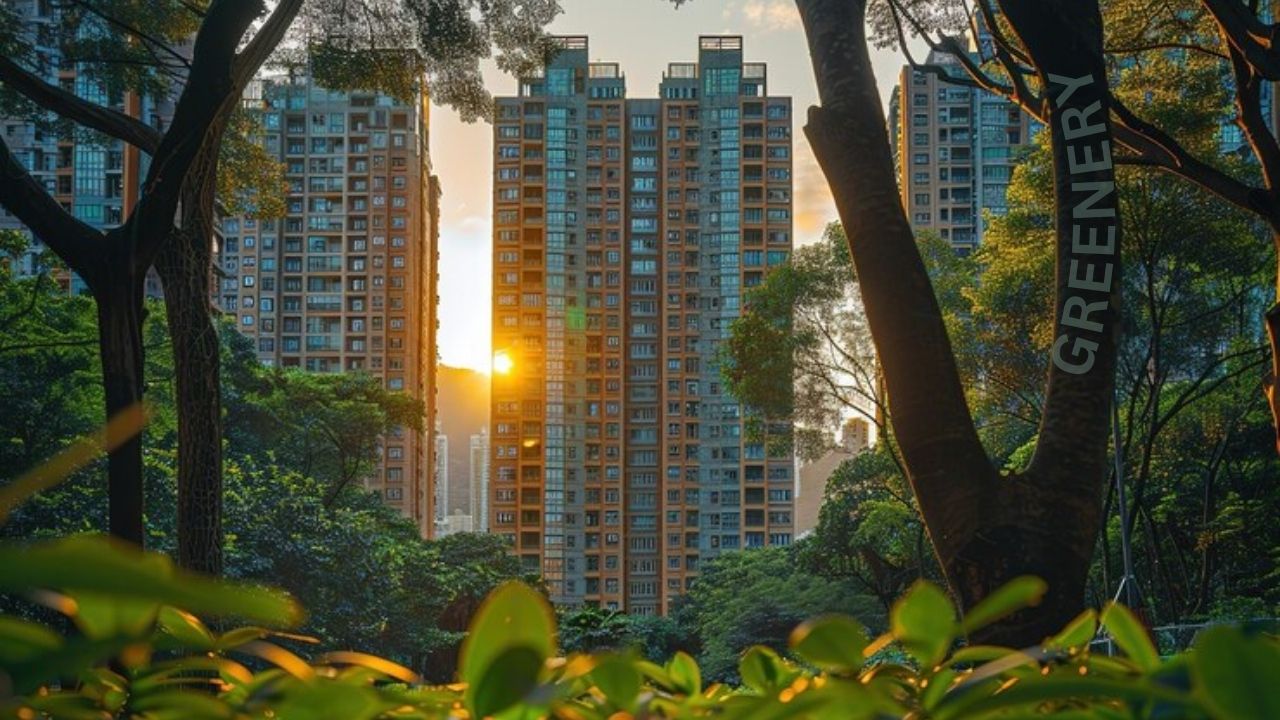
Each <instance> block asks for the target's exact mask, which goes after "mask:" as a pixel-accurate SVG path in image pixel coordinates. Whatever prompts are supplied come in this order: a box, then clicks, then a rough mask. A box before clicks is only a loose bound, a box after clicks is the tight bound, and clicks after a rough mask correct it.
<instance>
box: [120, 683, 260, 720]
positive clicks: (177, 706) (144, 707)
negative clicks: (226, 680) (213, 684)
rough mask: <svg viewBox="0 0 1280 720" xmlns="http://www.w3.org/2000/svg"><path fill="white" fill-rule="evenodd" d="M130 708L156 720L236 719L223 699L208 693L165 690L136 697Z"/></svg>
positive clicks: (130, 703)
mask: <svg viewBox="0 0 1280 720" xmlns="http://www.w3.org/2000/svg"><path fill="white" fill-rule="evenodd" d="M129 708H130V710H133V711H137V712H139V713H143V714H145V716H146V717H148V718H155V719H156V720H164V719H165V718H172V720H180V719H185V718H189V719H190V720H206V719H207V720H215V719H218V720H220V719H221V718H232V717H235V713H234V712H233V711H232V710H231V708H230V707H229V706H228V705H227V704H226V703H225V702H224V701H222V700H221V699H219V698H216V697H212V696H210V695H209V694H207V693H197V692H190V691H185V690H165V691H162V692H155V693H150V694H147V695H143V696H141V697H135V698H133V699H131V700H130V702H129Z"/></svg>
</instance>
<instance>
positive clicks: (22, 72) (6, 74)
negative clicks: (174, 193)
mask: <svg viewBox="0 0 1280 720" xmlns="http://www.w3.org/2000/svg"><path fill="white" fill-rule="evenodd" d="M0 81H2V82H3V83H4V84H5V85H7V86H9V87H11V88H13V89H14V90H16V91H18V92H19V93H21V94H22V96H23V97H25V98H27V99H28V100H30V101H32V102H34V103H35V104H37V105H39V106H40V107H42V108H44V109H45V110H48V111H50V112H53V113H56V114H57V115H58V116H60V117H64V118H67V119H68V120H72V121H74V122H77V123H79V124H81V125H83V126H85V127H87V128H90V129H93V130H97V131H98V132H101V133H105V134H107V135H110V136H111V137H113V138H116V139H117V140H123V141H124V142H126V143H129V144H130V145H133V146H134V147H136V148H138V149H139V150H142V151H143V152H145V153H148V154H151V153H154V152H155V150H156V148H157V147H159V146H160V132H159V131H158V130H156V129H155V128H153V127H151V126H150V125H147V124H146V123H144V122H142V121H141V120H138V119H137V118H133V117H130V116H128V115H126V114H124V113H122V112H120V111H118V110H112V109H111V108H107V107H103V106H102V105H99V104H97V103H94V102H90V101H88V100H85V99H84V98H82V97H80V96H79V95H76V94H75V93H73V92H69V91H67V90H63V89H62V88H60V87H58V86H57V85H53V84H51V83H48V82H45V81H44V80H42V79H40V78H39V77H37V76H36V75H35V74H34V73H31V72H30V71H28V70H26V69H25V68H23V67H22V66H20V65H18V64H17V63H16V62H14V61H13V60H12V59H10V58H9V57H7V56H3V55H0Z"/></svg>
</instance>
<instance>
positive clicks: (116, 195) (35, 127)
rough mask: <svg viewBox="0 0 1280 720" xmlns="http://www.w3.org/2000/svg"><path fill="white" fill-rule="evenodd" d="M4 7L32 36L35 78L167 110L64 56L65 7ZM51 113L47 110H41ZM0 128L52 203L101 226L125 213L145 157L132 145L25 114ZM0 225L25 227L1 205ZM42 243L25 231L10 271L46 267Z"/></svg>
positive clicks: (155, 123)
mask: <svg viewBox="0 0 1280 720" xmlns="http://www.w3.org/2000/svg"><path fill="white" fill-rule="evenodd" d="M7 4H8V3H7ZM9 9H11V10H12V11H13V12H14V17H15V18H16V20H17V21H18V22H19V23H21V25H22V27H21V34H22V35H23V36H24V37H27V38H31V39H32V41H33V42H34V43H35V47H34V50H35V53H34V54H33V56H34V57H36V58H39V60H40V62H41V63H42V64H41V65H40V66H39V67H32V68H29V69H30V70H32V71H33V72H34V73H35V74H36V75H37V76H39V77H40V78H41V79H42V80H44V81H45V82H48V83H50V84H52V85H56V86H58V87H60V88H62V89H63V90H67V91H69V92H72V93H74V94H75V95H76V96H78V97H80V98H83V99H85V100H88V101H89V102H92V103H95V104H97V105H101V106H104V107H108V108H111V109H113V110H117V111H119V112H123V113H125V114H127V115H129V116H131V117H135V118H138V119H139V120H141V121H142V122H144V123H147V124H148V125H151V126H152V127H155V128H158V129H160V130H162V131H163V130H164V128H165V126H166V125H167V123H168V121H169V119H170V118H171V117H172V115H173V102H172V100H171V98H168V97H161V98H152V97H145V96H139V95H138V94H136V93H133V92H121V93H116V94H112V93H111V92H110V91H109V89H108V87H107V85H106V83H105V82H103V81H101V80H99V79H96V78H94V77H93V76H92V75H91V74H89V73H87V72H85V69H86V68H85V67H84V65H83V64H81V63H77V62H73V61H70V60H69V59H68V58H66V56H65V55H64V54H63V52H62V46H61V40H62V39H63V38H64V36H65V34H66V33H68V32H71V26H70V25H69V24H68V23H67V22H66V18H65V17H64V15H63V13H64V12H66V8H64V7H63V6H62V5H60V4H58V3H50V2H47V1H46V0H13V1H12V4H11V7H10V8H9ZM77 22H78V23H79V25H78V27H79V28H80V29H79V32H81V33H88V32H89V31H90V30H91V29H92V26H93V24H94V23H101V24H102V25H103V26H106V23H107V21H106V20H102V19H100V18H96V17H93V16H89V17H85V18H80V19H78V21H77ZM180 50H181V49H180ZM52 119H53V116H52V115H49V116H48V117H46V118H45V120H52ZM0 132H3V139H4V142H5V144H6V145H7V146H8V148H9V151H10V152H11V153H12V154H13V156H14V157H15V158H16V159H17V161H18V162H19V163H21V164H22V166H23V167H24V168H26V170H27V172H29V173H31V175H32V177H34V178H35V179H36V180H37V181H38V182H40V183H41V184H42V185H44V188H45V190H46V191H47V192H48V193H49V194H50V195H52V196H53V198H54V199H55V200H57V201H58V202H59V204H61V205H62V206H63V207H65V208H67V209H68V210H70V211H71V213H72V214H73V215H75V216H76V217H77V218H78V219H80V220H82V221H84V222H85V223H87V224H88V225H90V226H92V227H95V228H98V229H101V230H108V229H111V228H114V227H116V226H118V225H120V224H122V223H123V222H124V221H125V219H126V218H127V217H128V214H129V212H130V210H131V209H132V207H133V205H134V203H136V202H137V200H138V193H139V189H140V187H141V184H142V178H143V175H144V174H145V173H146V171H147V162H148V158H147V156H146V155H143V154H142V153H140V152H139V151H138V150H137V148H134V147H132V146H130V145H128V144H127V143H124V142H123V141H120V140H113V139H109V138H105V137H104V138H99V139H96V140H95V141H88V140H87V138H86V137H85V135H84V134H83V133H81V132H78V131H77V129H75V128H74V126H73V125H71V124H70V123H54V122H33V119H32V118H31V117H0ZM0 228H3V229H20V230H26V228H25V226H23V225H22V224H20V223H19V222H18V220H17V218H15V217H14V216H13V215H11V214H10V213H9V212H8V211H7V210H4V209H3V208H0ZM44 249H45V248H44V245H43V244H42V243H41V242H40V241H39V240H37V239H35V238H34V237H33V238H32V242H31V245H30V251H29V252H28V253H27V254H26V255H24V256H23V257H22V258H21V259H20V261H19V262H18V264H17V267H16V268H15V270H16V272H17V273H18V274H19V275H32V274H36V273H38V272H41V271H44V270H47V269H48V268H45V267H43V266H42V265H41V263H40V259H39V258H40V254H41V253H42V252H43V251H44ZM52 275H53V277H54V279H55V280H57V281H58V282H59V283H60V284H61V285H62V286H63V287H64V288H65V289H67V290H68V291H70V292H82V291H85V290H86V288H85V286H84V283H83V281H81V280H80V279H79V278H78V277H76V276H75V275H74V274H73V273H70V272H67V271H64V270H57V271H55V272H54V273H53V274H52ZM146 290H147V292H148V293H149V294H152V295H158V294H159V292H160V286H159V284H158V281H157V280H156V279H155V277H154V273H153V274H152V275H151V276H149V277H148V279H147V285H146Z"/></svg>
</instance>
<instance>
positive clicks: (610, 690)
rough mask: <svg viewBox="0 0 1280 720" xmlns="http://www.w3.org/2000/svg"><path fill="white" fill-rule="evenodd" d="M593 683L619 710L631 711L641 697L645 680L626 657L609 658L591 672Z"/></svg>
mask: <svg viewBox="0 0 1280 720" xmlns="http://www.w3.org/2000/svg"><path fill="white" fill-rule="evenodd" d="M590 679H591V682H593V683H594V684H595V686H596V687H597V688H599V689H600V692H602V693H604V695H605V697H606V698H608V700H609V704H610V705H611V706H613V707H615V708H617V709H619V710H626V711H630V710H631V706H632V704H633V703H635V701H636V697H637V696H639V695H640V687H641V685H642V684H643V678H641V677H640V671H639V670H637V669H636V667H635V665H634V664H632V662H631V661H630V660H628V659H627V658H625V657H619V656H616V655H615V656H609V657H606V658H605V659H604V660H603V661H601V662H600V664H599V665H597V666H596V667H595V669H594V670H592V671H591V675H590Z"/></svg>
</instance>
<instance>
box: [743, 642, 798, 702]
mask: <svg viewBox="0 0 1280 720" xmlns="http://www.w3.org/2000/svg"><path fill="white" fill-rule="evenodd" d="M738 674H739V675H740V676H741V677H742V683H743V684H744V685H746V686H747V687H749V688H751V689H752V690H755V691H756V692H759V693H763V694H769V693H772V692H773V691H775V690H777V689H779V688H781V687H783V686H784V685H786V684H787V683H789V682H791V679H792V678H793V677H794V676H795V674H796V673H795V672H794V671H792V670H790V669H789V668H788V667H787V666H786V664H785V663H784V662H783V660H782V658H781V657H779V656H778V653H776V652H774V651H773V650H772V649H770V648H767V647H765V646H763V645H756V646H754V647H752V648H751V649H750V650H747V652H746V654H744V655H743V656H742V660H740V661H739V662H738Z"/></svg>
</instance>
